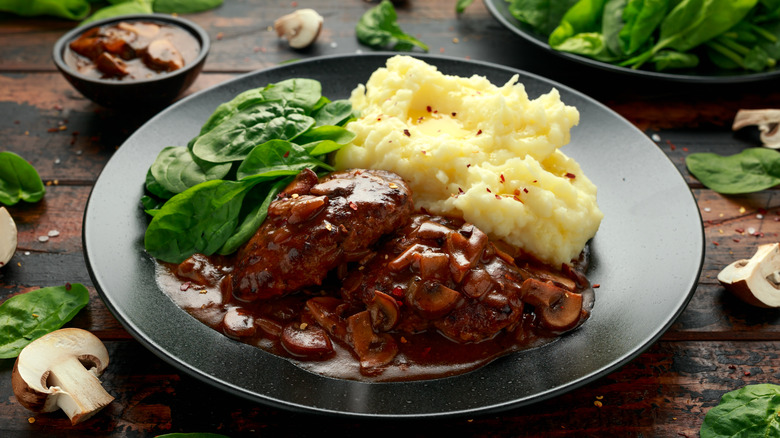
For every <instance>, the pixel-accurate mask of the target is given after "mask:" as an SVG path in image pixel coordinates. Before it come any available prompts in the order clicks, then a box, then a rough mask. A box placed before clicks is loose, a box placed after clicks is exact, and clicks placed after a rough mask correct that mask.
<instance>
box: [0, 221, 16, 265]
mask: <svg viewBox="0 0 780 438" xmlns="http://www.w3.org/2000/svg"><path fill="white" fill-rule="evenodd" d="M16 239H17V237H16V223H14V219H13V218H12V217H11V214H10V213H8V210H6V209H5V207H0V268H2V267H3V266H5V265H6V264H8V262H9V261H10V260H11V258H12V257H13V256H14V253H15V252H16V244H17V240H16Z"/></svg>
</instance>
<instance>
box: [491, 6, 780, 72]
mask: <svg viewBox="0 0 780 438" xmlns="http://www.w3.org/2000/svg"><path fill="white" fill-rule="evenodd" d="M483 1H484V3H485V6H486V7H487V9H488V11H490V13H491V14H493V16H494V17H495V18H496V19H497V20H498V21H499V22H500V23H501V24H502V25H504V27H506V28H507V29H509V30H510V31H512V32H514V33H515V34H517V35H519V36H521V37H522V38H523V39H525V40H526V41H528V42H530V43H532V44H534V45H536V46H538V47H541V48H543V49H545V50H547V51H549V52H551V53H553V54H555V55H557V56H560V57H562V58H564V59H568V60H570V61H573V62H575V63H578V64H581V65H585V66H589V67H594V68H598V69H602V70H606V71H611V72H615V73H620V74H625V75H629V76H634V77H638V78H654V79H660V80H665V81H672V82H683V83H691V82H692V83H707V84H738V83H747V82H758V81H765V80H767V79H772V78H776V77H778V76H780V67H775V68H773V69H771V70H766V71H762V72H749V71H736V70H723V69H717V68H715V67H713V66H706V65H705V66H699V67H697V68H694V69H685V70H682V69H681V70H675V71H674V72H657V71H651V70H642V69H638V70H634V69H631V68H628V67H620V66H618V65H614V64H609V63H607V62H601V61H596V60H595V59H591V58H588V57H585V56H580V55H575V54H573V53H566V52H561V51H558V50H553V48H552V47H550V45H549V44H548V43H547V36H544V35H540V34H538V33H536V32H534V30H533V29H532V28H531V26H529V25H527V24H525V23H522V22H520V21H518V20H517V19H516V18H515V17H513V16H512V14H510V13H509V5H508V3H507V2H506V0H483Z"/></svg>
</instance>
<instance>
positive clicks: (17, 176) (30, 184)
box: [0, 151, 46, 205]
mask: <svg viewBox="0 0 780 438" xmlns="http://www.w3.org/2000/svg"><path fill="white" fill-rule="evenodd" d="M45 193H46V187H45V186H44V185H43V181H42V180H41V177H40V176H39V175H38V172H37V171H36V170H35V168H34V167H33V166H32V164H30V163H28V162H27V161H26V160H25V159H24V158H22V157H20V156H19V155H16V154H15V153H13V152H9V151H4V152H0V203H1V204H5V205H14V204H16V203H17V202H19V201H25V202H38V201H40V200H41V198H43V195H44V194H45Z"/></svg>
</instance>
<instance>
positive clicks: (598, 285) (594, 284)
mask: <svg viewBox="0 0 780 438" xmlns="http://www.w3.org/2000/svg"><path fill="white" fill-rule="evenodd" d="M591 287H592V288H593V289H598V288H600V287H601V284H599V283H593V286H591Z"/></svg>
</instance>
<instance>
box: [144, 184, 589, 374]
mask: <svg viewBox="0 0 780 438" xmlns="http://www.w3.org/2000/svg"><path fill="white" fill-rule="evenodd" d="M394 178H397V176H396V175H393V174H390V173H388V172H383V171H363V170H352V171H345V172H337V173H334V174H330V175H328V176H325V177H323V178H320V179H317V177H316V175H314V174H313V172H309V173H308V174H307V172H302V173H301V175H299V177H298V178H296V181H294V182H293V183H292V184H291V185H290V186H288V188H287V189H285V191H284V192H282V193H281V194H280V196H279V198H278V199H277V200H275V201H274V202H272V203H271V206H270V207H269V210H268V217H267V218H266V221H265V222H264V224H263V225H262V226H261V228H260V229H259V230H258V232H257V233H256V234H255V237H253V238H252V240H250V242H249V243H248V244H246V245H245V247H244V248H242V249H241V250H240V251H239V252H238V254H237V255H233V256H211V257H207V256H204V255H200V254H196V255H194V256H192V257H190V258H189V259H187V260H185V261H184V262H182V263H181V264H178V265H175V264H167V263H158V265H157V266H158V269H157V279H158V284H159V285H160V287H161V288H162V290H163V291H165V293H166V294H167V295H168V296H169V297H170V298H171V299H172V300H173V301H174V302H175V303H176V304H177V305H178V306H180V307H181V308H182V309H184V310H185V311H187V312H188V313H190V314H191V315H192V316H194V317H195V318H196V319H198V320H200V321H201V322H203V323H204V324H206V325H208V326H209V327H211V328H213V329H215V330H217V331H220V332H221V333H223V334H225V335H226V336H228V337H230V338H232V339H235V340H238V341H241V342H244V343H247V344H250V345H254V346H257V347H260V348H262V349H264V350H266V351H269V352H271V353H273V354H276V355H279V356H283V357H286V358H288V359H290V360H292V361H293V362H294V363H296V364H297V365H299V366H301V367H302V368H304V369H307V370H310V371H312V372H315V373H318V374H323V375H328V376H332V377H338V378H344V379H354V380H373V381H402V380H420V379H430V378H438V377H445V376H450V375H455V374H459V373H463V372H466V371H469V370H472V369H475V368H477V367H479V366H482V365H484V364H487V363H488V362H490V361H492V360H493V359H495V358H497V357H499V356H502V355H505V354H507V353H510V352H513V351H519V350H523V349H528V348H533V347H538V346H541V345H543V344H545V343H548V342H551V341H553V340H555V339H557V338H558V337H559V336H560V335H561V334H563V333H565V332H567V331H570V330H573V329H575V328H576V327H578V326H579V325H581V324H582V323H583V322H584V321H585V320H586V319H587V318H588V316H589V314H590V310H591V308H592V306H593V299H594V298H593V295H594V294H593V290H592V288H591V286H590V284H589V282H588V280H587V279H586V278H585V276H584V274H583V273H584V272H585V271H586V270H587V265H588V260H587V259H588V256H587V255H588V252H587V249H586V250H585V251H583V253H582V254H581V256H580V260H578V261H576V262H575V263H574V264H573V267H570V266H568V265H564V266H563V267H561V268H560V269H556V268H553V267H550V266H545V265H543V264H541V263H539V262H538V261H536V260H534V259H533V258H532V257H530V256H528V255H527V254H524V253H522V252H521V251H519V250H517V249H515V248H513V247H511V246H509V245H506V244H504V243H503V242H491V241H490V240H489V239H488V238H487V235H486V234H485V233H483V232H482V231H480V230H479V229H478V228H476V227H474V226H473V225H471V224H469V223H467V222H465V221H463V220H462V219H460V218H451V217H443V216H435V215H430V214H428V213H426V212H416V213H415V212H412V211H411V210H407V209H408V206H409V205H411V192H409V191H408V187H406V186H405V184H404V183H403V181H402V180H400V179H394ZM368 194H371V195H370V196H367V195H368ZM391 204H392V205H391ZM399 218H401V219H403V220H402V222H401V225H400V226H394V227H390V228H388V229H389V230H390V231H382V232H381V233H377V232H376V230H377V229H378V227H379V226H380V225H379V223H381V222H383V221H390V222H388V223H395V221H398V220H399ZM370 233H373V235H374V236H373V237H367V236H369V234H370ZM356 237H357V238H359V239H356ZM366 239H368V240H370V239H376V240H372V241H371V243H370V244H367V246H365V247H357V246H355V245H356V243H355V241H356V240H366ZM253 242H254V243H253ZM307 258H308V259H307ZM312 258H313V259H314V260H311V259H312ZM304 259H305V260H304ZM247 266H249V267H251V269H247ZM322 266H326V267H327V269H322V270H321V272H322V274H321V276H312V272H313V271H316V270H317V268H318V267H322ZM296 274H297V275H298V276H299V277H300V278H303V277H307V276H308V277H309V278H310V279H309V280H307V281H305V282H304V281H301V285H296V286H295V287H290V288H286V289H285V287H287V286H288V285H289V284H290V283H291V282H293V281H299V280H300V278H295V275H296ZM280 279H284V280H283V281H279V280H280ZM304 283H308V284H304Z"/></svg>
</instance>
